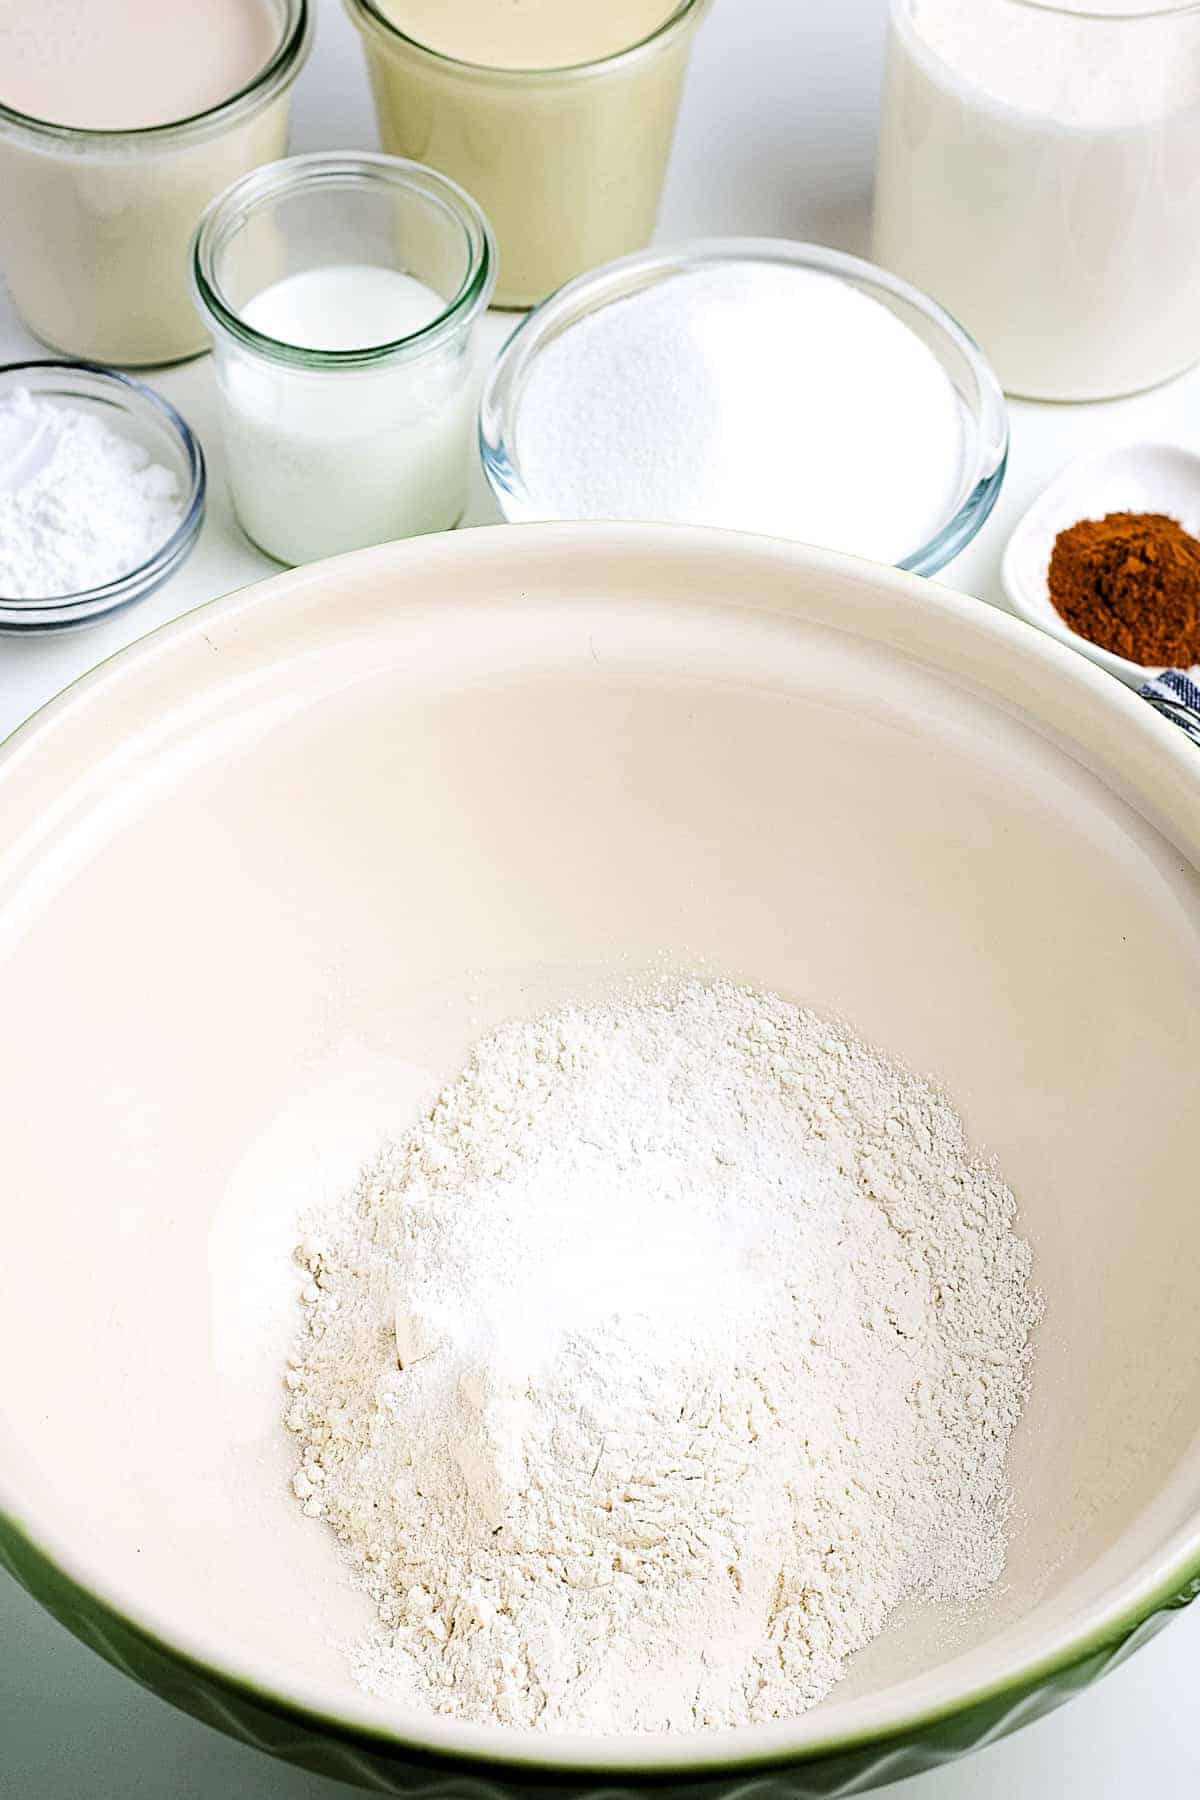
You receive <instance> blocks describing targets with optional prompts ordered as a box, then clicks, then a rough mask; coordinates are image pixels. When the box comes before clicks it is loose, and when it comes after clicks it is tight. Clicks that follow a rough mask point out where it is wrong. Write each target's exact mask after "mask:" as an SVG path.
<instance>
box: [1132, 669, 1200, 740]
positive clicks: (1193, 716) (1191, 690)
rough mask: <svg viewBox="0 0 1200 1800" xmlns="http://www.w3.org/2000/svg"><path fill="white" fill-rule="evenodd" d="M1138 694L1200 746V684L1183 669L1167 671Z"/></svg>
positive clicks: (1148, 683) (1140, 689) (1142, 687)
mask: <svg viewBox="0 0 1200 1800" xmlns="http://www.w3.org/2000/svg"><path fill="white" fill-rule="evenodd" d="M1138 693H1139V694H1140V695H1141V696H1142V699H1143V700H1148V701H1149V702H1150V704H1151V706H1152V707H1153V708H1154V709H1155V711H1156V712H1160V713H1161V714H1162V716H1163V718H1164V719H1170V721H1171V723H1172V724H1173V725H1178V727H1179V729H1180V730H1181V731H1186V732H1187V734H1188V736H1189V737H1190V738H1191V740H1192V742H1193V743H1194V744H1197V745H1200V683H1198V682H1195V681H1193V680H1192V677H1191V676H1190V675H1185V674H1184V672H1183V670H1182V669H1164V670H1163V672H1162V674H1161V675H1155V676H1154V677H1153V678H1152V680H1150V681H1147V682H1144V683H1143V685H1142V686H1141V687H1140V688H1139V689H1138Z"/></svg>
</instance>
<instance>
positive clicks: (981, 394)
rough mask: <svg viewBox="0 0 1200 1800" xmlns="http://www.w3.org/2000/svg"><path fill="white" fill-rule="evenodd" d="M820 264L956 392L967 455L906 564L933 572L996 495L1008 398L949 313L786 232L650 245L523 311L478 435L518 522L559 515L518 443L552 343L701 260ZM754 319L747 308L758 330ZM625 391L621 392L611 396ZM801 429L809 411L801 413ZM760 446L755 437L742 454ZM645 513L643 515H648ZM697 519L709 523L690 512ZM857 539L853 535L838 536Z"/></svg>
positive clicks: (503, 502) (870, 269) (851, 259)
mask: <svg viewBox="0 0 1200 1800" xmlns="http://www.w3.org/2000/svg"><path fill="white" fill-rule="evenodd" d="M756 262H758V263H767V264H772V265H776V266H780V267H784V268H793V269H801V270H812V271H815V272H817V273H820V274H825V275H832V276H836V277H837V278H838V279H839V280H841V281H845V282H847V283H848V284H849V285H850V286H852V287H854V288H857V289H858V290H860V291H861V292H862V293H864V294H866V295H868V296H869V297H870V298H871V299H873V300H876V301H878V302H879V303H880V304H881V305H883V306H885V307H886V308H887V309H888V311H889V312H891V313H892V314H893V315H894V316H895V317H896V318H897V319H899V320H900V322H901V323H902V324H903V325H905V326H907V327H908V329H909V330H910V331H912V332H913V333H914V334H915V335H916V336H917V337H918V338H919V339H920V340H921V342H922V343H923V344H924V345H925V346H926V348H927V349H928V350H929V351H930V352H931V353H932V354H933V356H934V357H935V358H936V359H937V361H938V362H939V363H940V364H941V366H942V369H943V370H944V371H945V373H946V375H947V376H948V378H949V380H950V383H951V386H952V387H953V389H954V391H955V394H956V395H957V397H958V404H959V410H960V418H961V422H962V439H963V448H962V458H961V465H960V472H959V479H958V484H957V487H956V489H955V491H954V493H953V494H951V495H950V496H949V498H948V500H947V504H946V509H945V516H944V518H943V519H941V520H940V522H939V523H938V526H937V529H936V530H935V531H934V532H933V533H932V534H929V535H924V536H923V538H922V541H921V542H918V543H914V544H913V546H912V548H911V550H910V551H909V553H908V554H907V555H905V556H903V557H902V558H900V559H899V561H898V564H897V566H898V567H899V568H902V569H910V570H912V571H913V572H914V573H916V574H918V575H932V574H934V573H936V571H937V570H939V569H941V568H943V567H944V566H945V565H946V563H948V562H949V561H950V560H951V558H952V557H954V556H957V555H958V553H959V551H960V550H962V549H963V548H964V547H965V546H966V545H967V544H969V543H970V541H971V539H972V538H973V537H974V536H975V534H976V532H977V531H978V530H979V528H980V526H981V525H982V524H983V522H984V520H985V519H986V518H987V516H988V514H989V513H990V512H991V510H992V508H993V506H994V505H995V504H996V499H997V496H998V495H999V492H1000V487H1001V484H1002V482H1003V480H1004V471H1005V466H1006V463H1007V457H1008V409H1007V408H1006V406H1005V404H1004V396H1003V394H1002V393H1001V391H1000V387H999V384H998V383H997V381H996V378H995V376H994V375H993V374H992V371H991V369H990V368H989V367H988V365H987V362H986V361H985V359H984V358H983V356H981V354H980V352H979V348H978V346H977V345H976V344H974V343H973V342H972V341H971V339H970V337H969V336H968V335H967V333H966V332H965V331H963V330H962V328H961V327H960V326H959V325H958V324H956V322H955V321H954V320H953V319H952V318H950V316H949V315H948V314H947V313H946V312H944V311H943V309H942V308H941V307H940V306H937V305H936V304H935V303H934V302H933V301H931V300H930V299H929V298H928V296H927V295H925V294H922V293H919V292H917V290H916V289H915V288H912V287H910V286H909V284H908V283H907V282H905V281H900V280H899V279H897V277H895V276H893V275H889V274H887V273H886V272H885V271H884V270H882V269H877V268H875V267H874V266H873V265H872V264H871V263H868V262H863V261H862V260H861V258H859V257H856V256H846V255H844V254H843V253H842V252H841V251H838V250H827V249H825V248H823V247H822V246H820V245H816V244H793V243H789V242H787V241H785V240H783V239H780V238H702V239H698V240H696V241H694V242H692V243H690V244H684V245H681V246H680V247H679V248H677V249H674V250H651V251H644V252H643V253H642V254H640V255H638V256H627V257H624V258H622V260H621V261H619V262H616V263H612V264H610V265H609V267H608V268H605V269H595V270H593V271H592V272H591V273H590V274H588V275H583V276H581V277H580V278H579V280H578V281H573V282H571V283H570V284H569V285H568V286H567V287H565V288H563V289H562V290H561V291H560V292H559V293H557V294H552V295H551V297H550V298H549V299H548V300H546V301H545V302H544V303H543V304H542V305H541V306H539V307H537V308H535V310H534V311H533V312H531V313H530V314H529V317H528V318H527V319H525V320H523V321H522V323H521V324H520V325H519V326H518V328H517V330H516V331H514V333H513V335H512V337H511V338H510V339H509V340H508V343H507V344H506V345H505V347H504V349H503V350H502V351H501V353H500V355H499V357H498V358H497V360H496V362H495V363H494V364H493V366H492V370H491V373H490V374H489V376H488V379H487V383H486V385H485V387H484V390H483V397H482V401H481V403H480V409H479V443H480V451H481V454H482V457H483V467H484V472H485V474H486V475H487V478H488V481H489V483H490V485H491V488H492V491H493V493H494V494H495V496H496V500H497V502H498V504H499V506H500V510H501V512H502V513H503V514H504V517H505V518H506V519H507V520H509V521H510V522H513V523H528V522H531V521H534V520H541V519H550V518H557V517H561V516H563V515H561V514H559V513H557V512H556V511H555V510H554V507H553V505H552V504H551V503H549V502H548V500H547V497H546V495H544V494H539V493H537V492H536V491H534V490H533V489H532V488H531V486H530V484H529V483H528V481H527V480H526V475H525V471H524V469H523V468H522V464H521V456H520V450H519V443H520V437H521V431H520V425H521V415H522V407H523V403H524V399H525V394H526V390H527V388H528V386H529V380H530V376H531V375H532V374H533V372H534V370H535V369H536V367H537V362H538V358H539V356H540V355H541V353H542V351H543V350H544V349H545V348H546V347H547V345H549V344H551V343H553V342H554V341H555V339H557V338H558V337H559V336H561V334H562V333H564V332H567V331H570V330H571V329H572V327H573V326H575V325H578V324H579V323H580V322H581V321H583V320H585V319H588V318H590V317H592V316H594V315H595V314H596V313H597V312H599V311H600V310H601V308H603V307H606V306H610V305H612V304H613V303H614V302H617V301H621V300H624V299H627V298H629V297H630V296H631V295H634V294H641V293H644V292H645V291H646V290H647V289H648V288H650V287H652V286H654V285H656V284H658V283H661V282H670V281H671V280H673V279H674V278H675V277H676V276H678V275H681V274H684V273H686V272H690V271H694V270H698V269H703V268H720V267H729V266H737V265H739V264H747V263H756ZM753 329H754V320H753V316H752V315H750V316H748V317H747V319H746V330H747V331H753ZM616 403H617V402H616V401H614V404H616ZM859 404H860V408H861V419H862V424H863V427H864V429H868V428H869V425H870V395H869V394H868V395H866V396H865V397H864V398H863V399H862V400H861V401H860V403H859ZM795 428H796V431H797V433H799V432H801V431H803V429H804V421H803V420H802V419H798V420H796V423H795ZM760 454H761V451H760V448H759V445H758V443H757V442H756V441H753V440H748V441H747V443H746V445H745V456H746V458H747V459H753V458H754V457H755V456H756V455H760ZM639 516H641V515H639ZM691 522H693V523H707V522H710V521H706V520H693V521H691ZM839 547H840V548H844V549H854V548H855V547H856V546H854V545H842V546H839Z"/></svg>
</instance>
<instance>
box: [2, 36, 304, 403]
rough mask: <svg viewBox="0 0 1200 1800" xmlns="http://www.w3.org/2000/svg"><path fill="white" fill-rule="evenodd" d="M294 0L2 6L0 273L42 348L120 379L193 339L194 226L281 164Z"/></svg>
mask: <svg viewBox="0 0 1200 1800" xmlns="http://www.w3.org/2000/svg"><path fill="white" fill-rule="evenodd" d="M309 37H310V26H309V5H308V0H83V3H81V0H0V193H2V194H3V201H2V203H0V270H2V271H3V274H4V276H5V277H6V278H7V281H8V286H9V291H10V293H11V294H12V298H13V302H14V304H15V305H16V308H17V310H18V312H19V313H20V314H21V316H22V318H23V319H24V321H25V323H26V325H28V327H29V329H30V330H31V331H32V332H33V333H34V334H35V336H37V337H39V338H41V340H42V341H43V343H45V344H48V345H50V346H51V348H52V349H55V350H60V351H65V352H66V353H67V354H68V355H71V356H80V357H86V358H88V359H89V360H90V361H93V362H105V363H117V364H120V365H124V366H125V367H137V366H139V365H141V366H145V365H148V364H153V363H165V362H175V361H178V360H180V359H181V358H183V357H186V356H194V355H196V354H197V353H198V352H199V351H201V350H203V349H204V348H205V347H206V344H207V337H206V334H205V331H204V328H203V326H202V324H201V322H200V320H199V319H198V318H197V316H196V312H195V309H194V307H193V305H192V301H191V295H190V291H189V286H188V261H189V258H188V248H189V244H190V241H191V236H192V232H193V231H194V230H195V227H196V221H197V220H198V219H199V217H200V214H201V213H202V212H203V211H204V208H205V207H206V206H207V205H208V203H209V201H210V200H211V199H212V198H213V196H214V195H216V194H219V193H220V192H221V191H222V189H224V188H226V187H227V186H228V185H229V183H230V182H231V181H233V180H234V179H235V178H236V177H237V176H239V175H242V174H245V173H246V171H247V170H249V169H253V168H256V167H257V166H258V165H259V164H261V163H265V162H271V161H273V160H274V159H275V158H277V157H280V156H282V155H283V153H284V150H285V148H286V143H287V126H288V100H289V95H288V90H289V89H290V87H291V85H292V82H293V81H294V80H295V78H296V75H297V74H298V73H299V71H300V68H301V66H302V64H303V62H304V58H305V55H306V54H307V50H308V44H309Z"/></svg>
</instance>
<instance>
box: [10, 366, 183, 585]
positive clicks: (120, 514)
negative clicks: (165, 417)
mask: <svg viewBox="0 0 1200 1800" xmlns="http://www.w3.org/2000/svg"><path fill="white" fill-rule="evenodd" d="M183 507H184V501H183V495H182V493H181V491H180V484H179V482H178V480H177V479H176V477H175V475H174V473H173V472H172V470H170V469H168V468H165V467H164V466H163V465H162V464H161V463H156V462H155V461H154V460H153V458H152V457H151V456H150V455H149V454H148V453H147V451H146V450H145V449H144V448H143V447H142V445H141V444H139V443H135V441H134V440H133V439H132V438H131V437H129V436H127V435H126V434H125V433H123V432H121V431H119V430H114V429H113V427H112V426H111V425H109V424H108V423H107V422H106V420H105V419H104V418H103V417H102V416H101V414H100V412H99V410H98V409H96V408H93V407H88V406H79V405H73V404H71V402H69V401H66V400H58V399H47V398H45V397H44V396H43V395H41V394H35V393H31V392H30V390H29V389H28V388H14V389H12V390H11V392H9V393H7V394H5V395H4V396H3V398H0V596H2V597H3V598H4V599H8V600H53V599H60V598H63V597H64V596H66V595H69V594H82V593H86V592H88V591H89V590H91V589H92V588H98V587H104V586H106V585H107V584H108V583H109V582H110V581H116V580H118V579H119V578H120V577H121V576H123V575H129V574H131V573H132V572H133V570H135V569H138V568H141V566H142V565H143V564H144V563H147V562H149V560H150V558H151V557H152V556H154V555H155V554H156V553H157V552H158V551H159V550H161V549H162V547H163V545H164V544H165V543H166V542H167V539H168V538H169V537H170V536H171V534H172V532H173V531H174V530H175V527H176V526H177V525H178V524H179V521H180V519H181V518H182V517H183Z"/></svg>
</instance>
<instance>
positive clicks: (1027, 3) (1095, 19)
mask: <svg viewBox="0 0 1200 1800" xmlns="http://www.w3.org/2000/svg"><path fill="white" fill-rule="evenodd" d="M1006 3H1007V4H1008V5H1009V6H1019V7H1023V8H1024V9H1025V11H1026V12H1040V13H1050V14H1051V15H1052V17H1054V18H1057V19H1079V20H1081V21H1082V22H1083V23H1085V24H1088V25H1134V24H1139V23H1145V22H1147V21H1152V20H1155V19H1178V18H1184V17H1186V15H1187V14H1188V13H1200V0H1154V3H1153V4H1150V5H1147V6H1144V7H1141V8H1138V7H1133V6H1129V5H1128V4H1124V5H1121V6H1114V7H1113V8H1111V9H1104V8H1101V7H1098V6H1095V5H1083V6H1072V5H1067V4H1065V0H1006ZM892 4H893V10H901V11H903V12H904V13H906V14H907V15H908V17H909V18H910V19H911V18H912V12H913V0H892Z"/></svg>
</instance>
